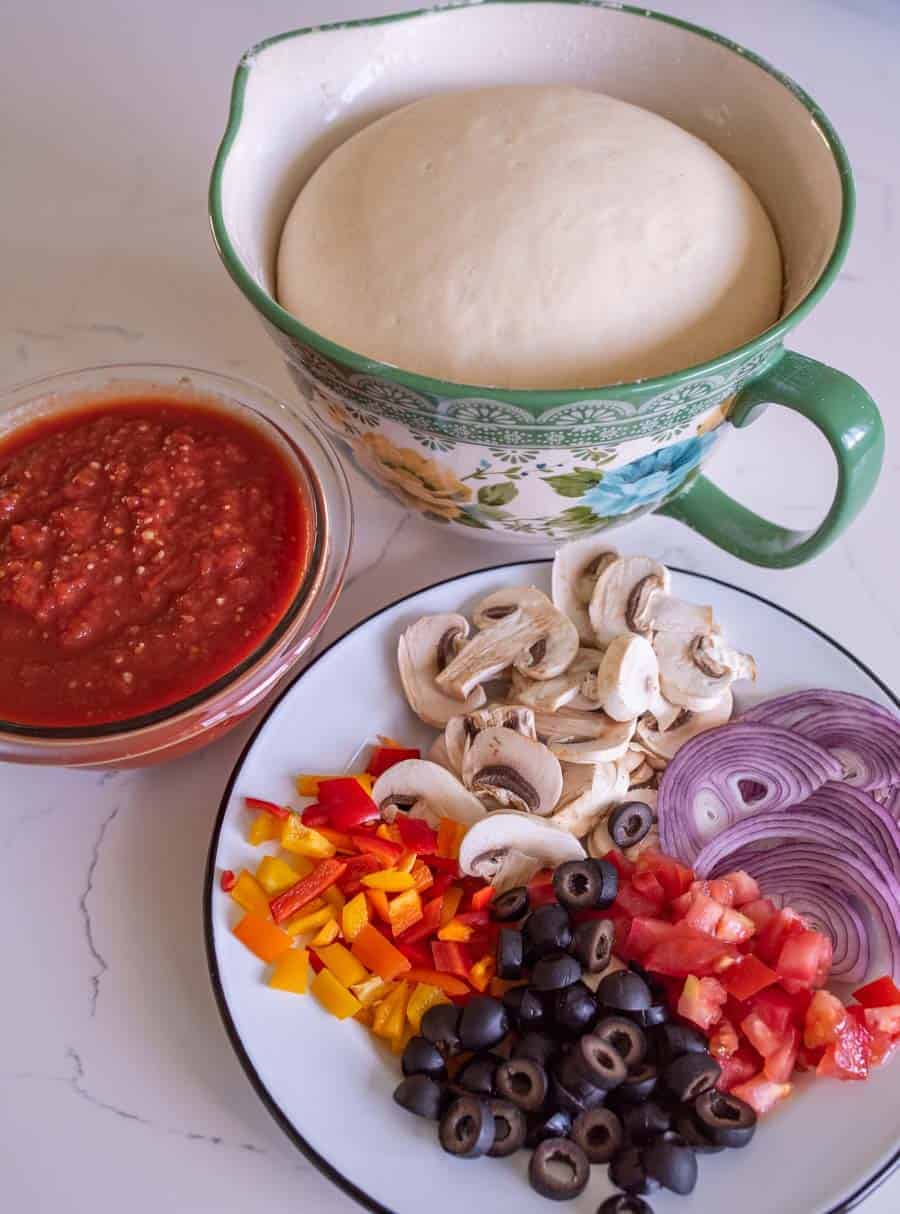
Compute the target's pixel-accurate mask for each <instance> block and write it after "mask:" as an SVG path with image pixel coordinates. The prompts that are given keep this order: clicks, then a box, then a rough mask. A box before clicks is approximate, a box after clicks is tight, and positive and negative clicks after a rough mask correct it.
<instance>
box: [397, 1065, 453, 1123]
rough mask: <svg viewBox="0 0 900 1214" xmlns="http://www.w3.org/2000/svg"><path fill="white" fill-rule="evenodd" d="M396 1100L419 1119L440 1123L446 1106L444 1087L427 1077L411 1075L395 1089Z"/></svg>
mask: <svg viewBox="0 0 900 1214" xmlns="http://www.w3.org/2000/svg"><path fill="white" fill-rule="evenodd" d="M394 1099H395V1100H396V1101H397V1104H399V1105H400V1107H401V1108H404V1109H406V1110H407V1111H408V1112H410V1113H415V1114H416V1116H417V1117H427V1118H428V1119H429V1120H430V1121H438V1120H439V1118H440V1116H441V1109H442V1108H443V1107H444V1104H445V1093H444V1089H443V1087H442V1086H441V1085H440V1084H439V1083H436V1082H435V1080H434V1079H429V1077H428V1076H427V1075H409V1076H408V1077H407V1078H406V1079H404V1080H403V1081H402V1082H401V1083H398V1084H397V1086H396V1088H395V1089H394Z"/></svg>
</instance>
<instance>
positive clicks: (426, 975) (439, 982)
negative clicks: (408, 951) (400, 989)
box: [405, 966, 472, 997]
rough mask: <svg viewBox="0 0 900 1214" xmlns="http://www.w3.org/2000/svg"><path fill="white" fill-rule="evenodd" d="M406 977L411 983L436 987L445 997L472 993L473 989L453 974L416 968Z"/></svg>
mask: <svg viewBox="0 0 900 1214" xmlns="http://www.w3.org/2000/svg"><path fill="white" fill-rule="evenodd" d="M405 977H406V978H407V979H408V980H409V981H410V982H421V983H423V984H424V985H427V986H436V987H437V988H438V989H439V990H442V991H443V992H444V994H445V995H450V996H451V997H455V996H457V995H469V994H471V993H472V992H471V987H469V986H467V985H466V983H465V982H463V980H462V979H461V978H457V977H455V976H454V975H453V974H445V973H442V972H441V971H440V970H430V969H422V968H419V967H418V966H414V967H413V968H412V969H411V970H410V971H409V973H407V974H406V975H405Z"/></svg>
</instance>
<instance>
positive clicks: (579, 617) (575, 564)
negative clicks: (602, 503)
mask: <svg viewBox="0 0 900 1214" xmlns="http://www.w3.org/2000/svg"><path fill="white" fill-rule="evenodd" d="M618 555H619V554H618V553H617V552H616V551H615V549H614V548H610V546H609V544H608V543H607V542H606V541H605V540H604V539H602V538H601V537H600V536H596V535H594V536H589V537H588V538H587V539H585V540H576V541H574V543H571V544H566V545H564V547H562V548H560V549H559V550H558V552H557V553H556V556H555V557H554V558H553V574H552V581H551V586H552V591H551V592H552V595H553V602H554V604H555V605H556V606H557V607H558V608H559V610H560V611H562V612H563V613H564V614H565V615H567V616H568V617H569V619H570V620H571V621H572V623H573V624H574V625H575V627H576V628H577V629H578V635H579V636H580V637H581V640H582V642H583V643H584V644H585V645H593V644H594V643H595V641H596V637H595V636H594V629H593V626H592V624H591V618H590V616H589V615H588V604H589V603H590V601H591V595H592V594H593V593H594V587H595V586H596V584H597V578H598V577H599V576H600V574H601V573H602V572H603V570H604V569H605V568H606V567H607V565H611V564H612V562H613V561H614V560H615V559H616V557H617V556H618Z"/></svg>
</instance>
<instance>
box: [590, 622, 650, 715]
mask: <svg viewBox="0 0 900 1214" xmlns="http://www.w3.org/2000/svg"><path fill="white" fill-rule="evenodd" d="M581 690H582V692H583V693H584V695H585V696H587V698H588V699H589V700H593V701H595V702H596V703H597V704H600V705H601V706H602V707H603V711H604V712H605V713H606V715H607V716H610V717H612V718H613V720H614V721H631V720H632V719H633V718H634V717H639V716H641V715H642V714H643V713H645V712H647V710H648V709H649V708H650V706H651V705H652V703H653V702H654V700H655V699H656V697H657V696H658V695H659V664H658V662H657V660H656V654H655V653H654V652H653V646H652V645H651V644H650V642H649V641H648V640H647V638H646V637H642V636H636V635H634V634H632V633H629V632H626V633H623V634H622V635H621V636H617V637H615V638H614V639H613V640H612V641H611V642H610V644H609V648H608V649H607V650H606V652H605V653H604V655H603V661H602V662H601V663H600V666H599V668H598V670H597V672H596V673H595V674H589V675H585V677H584V679H583V681H582V684H581Z"/></svg>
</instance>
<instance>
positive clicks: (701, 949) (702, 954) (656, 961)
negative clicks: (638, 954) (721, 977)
mask: <svg viewBox="0 0 900 1214" xmlns="http://www.w3.org/2000/svg"><path fill="white" fill-rule="evenodd" d="M735 959H736V949H735V946H734V945H733V944H729V943H727V941H725V940H716V939H714V938H713V937H712V936H707V935H704V933H703V932H698V931H695V930H694V929H693V928H691V927H689V926H688V925H687V924H681V923H677V924H675V925H674V928H673V931H672V934H671V935H670V936H669V938H668V939H666V940H660V941H659V942H658V943H657V944H655V945H654V946H653V948H652V949H651V950H650V952H649V953H648V954H647V957H646V960H645V962H644V964H645V966H646V968H647V969H648V970H654V971H655V972H656V973H659V974H668V975H670V976H671V977H673V978H686V977H687V976H688V975H689V974H695V975H697V976H698V977H701V978H702V977H705V976H707V975H712V976H714V975H716V974H718V973H722V972H723V971H724V970H725V969H727V968H728V966H729V964H731V963H732V962H733V961H734V960H735Z"/></svg>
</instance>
